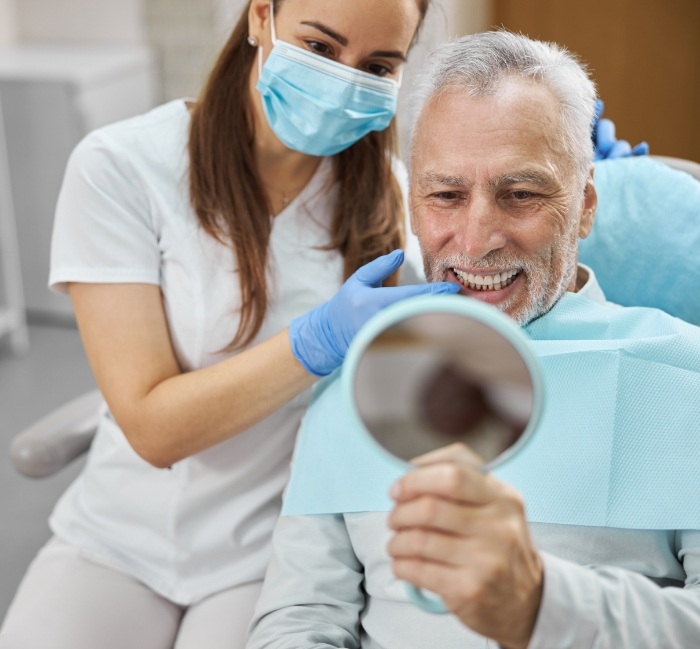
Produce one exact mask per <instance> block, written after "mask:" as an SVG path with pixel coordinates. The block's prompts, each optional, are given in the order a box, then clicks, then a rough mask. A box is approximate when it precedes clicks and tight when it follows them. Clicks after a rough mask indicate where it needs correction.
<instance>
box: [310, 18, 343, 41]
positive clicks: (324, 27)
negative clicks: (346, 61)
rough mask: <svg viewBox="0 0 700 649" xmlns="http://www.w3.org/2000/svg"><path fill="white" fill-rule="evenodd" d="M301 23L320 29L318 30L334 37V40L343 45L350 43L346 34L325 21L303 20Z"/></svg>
mask: <svg viewBox="0 0 700 649" xmlns="http://www.w3.org/2000/svg"><path fill="white" fill-rule="evenodd" d="M301 24H302V25H308V26H309V27H314V28H315V29H318V31H320V32H323V33H324V34H325V35H326V36H328V38H332V39H333V40H334V41H337V42H338V43H340V44H341V45H342V46H343V47H346V46H347V44H348V39H347V38H345V36H341V35H340V34H339V33H338V32H336V31H333V30H332V29H331V28H330V27H328V26H327V25H324V24H323V23H319V22H316V21H313V20H302V21H301Z"/></svg>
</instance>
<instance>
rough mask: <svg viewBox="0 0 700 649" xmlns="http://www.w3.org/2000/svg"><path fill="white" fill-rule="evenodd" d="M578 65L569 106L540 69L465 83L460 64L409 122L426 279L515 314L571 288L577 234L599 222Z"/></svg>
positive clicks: (584, 87) (528, 314)
mask: <svg viewBox="0 0 700 649" xmlns="http://www.w3.org/2000/svg"><path fill="white" fill-rule="evenodd" d="M533 45H535V47H537V45H536V44H533ZM447 54H448V51H447V50H446V51H444V53H443V56H446V55H447ZM437 56H439V53H438V55H437ZM438 65H439V63H438ZM576 71H577V70H576V69H573V70H572V71H571V73H575V72H576ZM578 73H579V82H580V83H579V84H574V83H570V84H569V87H568V88H566V90H567V91H568V92H569V96H568V97H567V98H568V100H569V102H568V103H569V106H568V107H567V106H566V105H565V102H564V101H563V97H558V96H557V94H555V92H554V90H553V89H552V88H551V87H550V85H549V84H544V83H542V82H539V81H537V80H535V79H533V78H528V77H522V76H519V75H517V74H512V75H508V74H505V75H503V76H502V77H501V76H496V75H495V72H492V73H491V74H493V76H492V77H489V75H488V74H485V75H484V77H483V78H480V79H478V81H475V82H473V83H472V85H471V86H470V87H469V90H468V91H466V92H465V88H464V87H463V86H462V85H460V83H459V81H460V79H459V77H457V75H455V76H456V79H455V80H454V81H452V82H449V83H446V84H445V85H444V86H443V87H442V88H441V89H440V91H439V92H433V94H432V96H431V97H430V99H429V100H428V101H427V102H426V103H425V106H424V108H423V110H422V111H421V114H420V116H419V118H418V123H417V126H416V129H415V131H414V137H413V144H412V146H413V150H412V177H411V181H412V184H411V200H412V216H413V229H414V232H415V233H416V234H417V236H418V239H419V240H420V244H421V249H422V252H423V257H424V261H425V270H426V275H427V277H428V279H429V280H430V281H437V280H438V279H440V280H443V279H447V280H451V281H455V282H459V283H460V284H462V286H463V289H462V293H463V294H465V295H468V296H470V297H475V298H477V299H479V300H482V301H484V302H487V303H489V304H492V305H495V306H497V307H498V308H500V309H501V310H503V311H504V312H505V313H507V314H508V315H510V316H511V317H512V318H514V319H515V320H516V321H517V322H518V323H520V324H527V323H528V322H530V321H531V320H532V319H534V318H536V317H537V316H539V315H542V314H543V313H546V312H547V311H549V310H550V309H551V308H552V306H553V305H554V304H555V302H556V301H557V300H558V299H559V298H560V297H561V295H562V293H563V292H564V291H567V290H568V291H574V290H575V289H576V280H577V264H576V262H577V242H578V238H579V237H586V236H587V235H588V234H589V232H590V230H591V226H592V224H593V216H594V213H595V208H596V193H595V187H594V185H593V175H592V166H591V159H592V158H591V156H592V153H591V145H590V138H589V137H587V131H585V130H583V132H581V131H582V127H583V126H585V125H586V124H587V123H590V121H591V120H592V119H593V112H592V111H593V104H592V101H593V99H592V97H593V92H594V90H593V85H592V84H591V83H590V81H588V80H587V79H583V76H584V73H583V71H581V70H580V69H578ZM584 81H585V82H587V83H584ZM565 111H568V112H569V115H566V112H565ZM574 124H576V125H578V126H579V129H578V131H579V132H577V129H575V128H574V127H573V125H574Z"/></svg>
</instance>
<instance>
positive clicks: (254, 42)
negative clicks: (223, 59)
mask: <svg viewBox="0 0 700 649" xmlns="http://www.w3.org/2000/svg"><path fill="white" fill-rule="evenodd" d="M248 45H250V46H251V47H257V46H258V39H257V38H256V37H255V36H248Z"/></svg>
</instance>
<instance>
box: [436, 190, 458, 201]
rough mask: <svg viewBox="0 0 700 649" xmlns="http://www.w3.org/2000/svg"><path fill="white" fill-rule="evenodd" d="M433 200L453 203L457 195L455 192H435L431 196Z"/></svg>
mask: <svg viewBox="0 0 700 649" xmlns="http://www.w3.org/2000/svg"><path fill="white" fill-rule="evenodd" d="M433 198H437V199H438V200H441V201H454V200H456V199H457V198H459V194H458V193H457V192H436V193H435V194H433Z"/></svg>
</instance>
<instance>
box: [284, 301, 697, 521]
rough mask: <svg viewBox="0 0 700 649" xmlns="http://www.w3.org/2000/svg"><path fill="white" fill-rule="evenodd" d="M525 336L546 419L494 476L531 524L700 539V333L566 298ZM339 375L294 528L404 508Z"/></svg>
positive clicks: (293, 488) (297, 468)
mask: <svg viewBox="0 0 700 649" xmlns="http://www.w3.org/2000/svg"><path fill="white" fill-rule="evenodd" d="M524 332H525V333H526V334H527V335H528V336H529V337H530V339H531V342H532V345H533V348H534V350H535V353H536V355H537V356H538V357H539V360H540V362H541V366H542V374H543V379H544V394H545V405H544V409H543V413H542V419H541V421H540V424H539V426H538V427H537V429H536V430H535V433H534V435H533V436H532V438H531V439H530V441H529V442H528V443H527V444H526V445H525V446H524V448H523V449H522V450H521V451H520V452H519V453H518V454H516V455H514V456H513V457H512V458H510V459H509V460H507V461H506V462H505V463H504V464H502V465H501V466H499V467H498V468H496V469H494V471H493V473H494V474H495V475H496V476H498V477H499V478H500V479H502V480H504V481H506V482H508V483H510V484H512V485H513V486H514V487H516V488H517V489H518V491H520V493H521V494H522V495H523V496H524V498H525V502H526V506H527V516H528V520H530V521H532V522H539V523H559V524H569V525H586V526H603V527H616V528H633V529H700V328H698V327H694V326H692V325H689V324H687V323H686V322H684V321H682V320H679V319H676V318H672V317H671V316H668V315H667V314H665V313H663V312H661V311H658V310H655V309H648V308H632V307H630V308H624V309H623V308H617V307H606V306H602V305H599V304H597V303H595V302H592V301H591V300H589V299H588V298H586V297H583V296H579V295H574V294H571V293H567V294H566V295H564V297H562V299H561V300H560V301H559V302H558V304H557V305H556V306H555V307H554V308H553V309H552V310H551V311H550V312H549V313H548V314H547V315H545V316H543V317H542V318H540V319H538V320H536V321H535V322H533V323H531V324H530V325H528V326H527V327H526V328H525V329H524ZM339 374H340V372H336V373H334V374H332V375H331V376H330V377H328V378H327V379H326V380H324V381H323V382H322V383H320V384H319V385H318V386H317V389H316V391H315V394H314V400H313V403H312V405H311V407H310V408H309V410H308V412H307V414H306V416H305V418H304V421H303V424H302V428H301V431H300V434H299V439H298V442H297V448H296V451H295V457H294V462H293V471H292V478H291V480H290V483H289V485H288V487H287V491H286V494H285V500H284V507H283V515H298V514H332V513H344V512H370V511H374V512H377V511H389V510H390V509H391V508H392V505H393V503H392V501H391V499H390V498H389V497H388V489H389V486H390V485H391V484H392V482H394V481H395V480H396V479H397V478H398V477H400V476H401V475H402V474H403V473H404V472H405V471H406V465H405V464H404V463H403V462H400V461H398V460H393V459H392V458H389V457H388V456H386V455H385V454H382V453H379V452H378V451H377V450H376V447H375V443H374V442H373V441H372V440H371V439H370V438H369V435H368V434H367V433H366V431H364V430H363V429H362V427H361V425H360V424H358V423H357V420H356V419H355V418H354V417H353V416H352V413H351V412H350V404H348V403H347V401H346V400H345V398H344V396H343V393H342V391H341V382H340V380H339Z"/></svg>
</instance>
